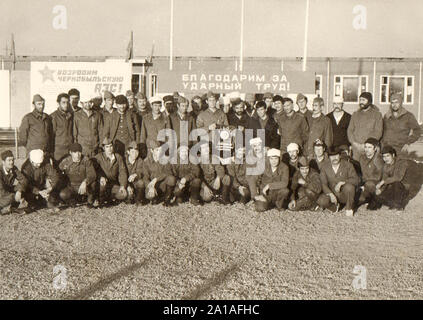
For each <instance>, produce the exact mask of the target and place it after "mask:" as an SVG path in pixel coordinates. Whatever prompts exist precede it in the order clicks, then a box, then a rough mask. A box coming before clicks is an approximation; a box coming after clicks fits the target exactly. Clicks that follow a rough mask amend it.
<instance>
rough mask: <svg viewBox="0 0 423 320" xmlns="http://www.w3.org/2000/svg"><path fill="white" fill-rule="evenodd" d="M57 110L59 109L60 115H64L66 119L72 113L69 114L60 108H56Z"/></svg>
mask: <svg viewBox="0 0 423 320" xmlns="http://www.w3.org/2000/svg"><path fill="white" fill-rule="evenodd" d="M57 110H59V113H60V114H61V115H62V116H64V117H65V118H66V119H69V118H70V117H72V114H71V113H70V112H69V111H67V112H65V111H63V110H62V109H60V108H57Z"/></svg>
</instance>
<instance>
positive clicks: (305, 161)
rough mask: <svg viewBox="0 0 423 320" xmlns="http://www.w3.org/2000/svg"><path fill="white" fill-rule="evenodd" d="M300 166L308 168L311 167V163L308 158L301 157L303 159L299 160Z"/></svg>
mask: <svg viewBox="0 0 423 320" xmlns="http://www.w3.org/2000/svg"><path fill="white" fill-rule="evenodd" d="M298 165H299V167H308V166H310V163H309V161H308V160H307V158H306V157H304V156H301V157H299V158H298Z"/></svg>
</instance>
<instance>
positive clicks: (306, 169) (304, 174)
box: [300, 167, 310, 179]
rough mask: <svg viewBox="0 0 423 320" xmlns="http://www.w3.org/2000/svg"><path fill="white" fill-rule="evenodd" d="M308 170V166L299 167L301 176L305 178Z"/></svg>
mask: <svg viewBox="0 0 423 320" xmlns="http://www.w3.org/2000/svg"><path fill="white" fill-rule="evenodd" d="M309 171H310V167H300V173H301V175H302V177H303V178H304V179H305V178H306V177H307V175H308V173H309Z"/></svg>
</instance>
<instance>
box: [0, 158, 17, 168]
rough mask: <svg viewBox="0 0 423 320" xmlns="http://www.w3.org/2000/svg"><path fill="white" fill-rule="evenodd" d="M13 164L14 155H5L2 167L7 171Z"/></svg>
mask: <svg viewBox="0 0 423 320" xmlns="http://www.w3.org/2000/svg"><path fill="white" fill-rule="evenodd" d="M14 166H15V158H14V157H7V158H6V159H5V160H3V168H5V169H6V170H7V171H9V170H11V169H12V168H13V167H14Z"/></svg>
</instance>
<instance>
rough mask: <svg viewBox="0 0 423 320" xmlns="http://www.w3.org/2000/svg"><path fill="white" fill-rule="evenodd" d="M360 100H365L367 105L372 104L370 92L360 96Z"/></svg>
mask: <svg viewBox="0 0 423 320" xmlns="http://www.w3.org/2000/svg"><path fill="white" fill-rule="evenodd" d="M360 98H364V99H366V100H367V101H368V103H373V96H372V94H371V93H370V92H363V93H362V94H360Z"/></svg>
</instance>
